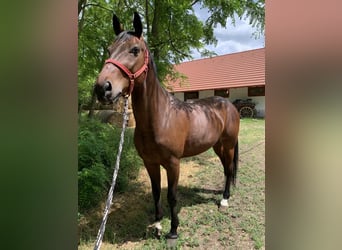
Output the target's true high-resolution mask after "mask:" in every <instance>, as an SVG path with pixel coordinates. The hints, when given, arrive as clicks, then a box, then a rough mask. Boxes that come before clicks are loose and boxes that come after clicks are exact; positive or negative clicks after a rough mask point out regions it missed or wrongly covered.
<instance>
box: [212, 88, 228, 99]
mask: <svg viewBox="0 0 342 250" xmlns="http://www.w3.org/2000/svg"><path fill="white" fill-rule="evenodd" d="M214 95H216V96H222V97H229V89H215V90H214Z"/></svg>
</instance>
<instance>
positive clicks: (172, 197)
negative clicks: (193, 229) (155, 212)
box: [166, 159, 179, 239]
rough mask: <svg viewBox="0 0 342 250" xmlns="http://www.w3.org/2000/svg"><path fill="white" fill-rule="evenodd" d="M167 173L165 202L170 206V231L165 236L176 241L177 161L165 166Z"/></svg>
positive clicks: (177, 223)
mask: <svg viewBox="0 0 342 250" xmlns="http://www.w3.org/2000/svg"><path fill="white" fill-rule="evenodd" d="M166 171H167V182H168V190H167V200H168V202H169V206H170V212H171V230H170V233H168V234H167V236H166V237H167V238H168V239H177V237H178V235H177V228H178V225H179V220H178V215H177V209H176V205H177V185H178V180H179V159H173V160H172V161H171V162H170V164H169V165H168V166H166Z"/></svg>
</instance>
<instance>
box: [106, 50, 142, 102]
mask: <svg viewBox="0 0 342 250" xmlns="http://www.w3.org/2000/svg"><path fill="white" fill-rule="evenodd" d="M107 63H111V64H113V65H115V66H116V67H118V68H119V69H121V70H122V71H123V72H125V74H126V75H127V76H128V78H129V80H130V83H129V87H128V88H129V90H128V96H130V95H131V94H132V91H133V88H134V80H135V79H136V78H138V77H139V76H140V75H141V74H142V73H143V72H145V73H147V70H148V51H147V48H146V49H145V61H144V65H143V66H142V67H141V68H140V69H139V70H138V71H137V72H135V73H132V72H131V71H130V70H129V69H128V68H127V67H126V66H125V65H123V64H122V63H120V62H119V61H116V60H114V59H111V58H109V59H107V60H106V61H105V64H107ZM145 78H146V77H145Z"/></svg>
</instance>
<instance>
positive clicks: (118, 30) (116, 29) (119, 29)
mask: <svg viewBox="0 0 342 250" xmlns="http://www.w3.org/2000/svg"><path fill="white" fill-rule="evenodd" d="M113 29H114V33H115V35H119V34H120V33H121V32H122V31H123V27H122V25H121V24H120V20H119V18H118V17H117V16H116V15H115V14H114V15H113Z"/></svg>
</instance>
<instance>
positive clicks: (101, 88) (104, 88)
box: [94, 81, 122, 104]
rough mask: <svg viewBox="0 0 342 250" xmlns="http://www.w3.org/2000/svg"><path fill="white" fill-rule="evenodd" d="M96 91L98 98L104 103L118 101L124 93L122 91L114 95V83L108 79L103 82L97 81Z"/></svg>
mask: <svg viewBox="0 0 342 250" xmlns="http://www.w3.org/2000/svg"><path fill="white" fill-rule="evenodd" d="M94 91H95V94H96V96H97V99H98V100H99V102H101V103H102V104H108V103H113V102H116V101H117V99H119V97H120V96H121V95H122V93H121V92H120V93H118V94H117V95H115V96H113V92H112V84H111V82H110V81H106V82H104V83H103V84H99V83H96V84H95V87H94Z"/></svg>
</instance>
